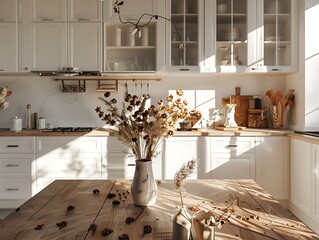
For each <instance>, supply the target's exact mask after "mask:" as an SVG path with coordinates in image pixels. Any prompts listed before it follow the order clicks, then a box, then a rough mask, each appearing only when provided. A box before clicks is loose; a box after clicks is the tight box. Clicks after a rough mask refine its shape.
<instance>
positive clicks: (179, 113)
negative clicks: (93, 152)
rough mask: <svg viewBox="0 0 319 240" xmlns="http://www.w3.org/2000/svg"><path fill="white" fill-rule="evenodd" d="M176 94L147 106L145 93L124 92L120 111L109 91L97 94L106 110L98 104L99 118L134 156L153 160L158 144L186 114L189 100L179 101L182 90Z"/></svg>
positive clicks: (185, 117)
mask: <svg viewBox="0 0 319 240" xmlns="http://www.w3.org/2000/svg"><path fill="white" fill-rule="evenodd" d="M176 95H177V96H176V97H173V96H172V95H169V96H168V97H167V98H166V101H167V104H166V105H165V104H164V102H163V101H162V100H160V101H158V106H157V107H155V106H154V105H151V106H150V107H148V108H147V107H146V100H147V99H148V98H149V97H148V96H142V97H141V98H140V97H138V96H136V95H133V96H132V95H131V94H127V95H126V97H125V102H124V103H123V108H122V110H119V109H118V107H117V105H116V104H117V100H116V99H114V98H113V99H112V98H111V97H110V96H111V94H110V93H109V92H106V93H105V94H104V98H102V97H100V98H99V99H100V100H102V101H103V102H104V103H105V105H106V107H107V113H105V112H104V111H103V110H102V108H101V107H97V108H96V109H95V111H96V112H97V114H98V116H99V118H101V120H102V121H105V122H106V123H107V124H109V125H110V126H111V129H112V130H113V132H114V133H115V135H116V136H117V137H118V139H119V140H121V141H122V142H123V143H124V144H125V145H127V146H129V148H130V149H131V150H132V154H133V155H134V156H135V157H136V159H146V160H152V158H153V157H154V156H156V154H157V151H156V149H157V147H158V146H159V145H160V143H161V142H162V140H163V139H164V138H168V137H170V136H172V135H173V133H174V130H175V125H176V123H177V122H178V121H180V120H183V119H187V117H188V116H189V111H188V108H187V106H188V103H187V101H186V100H182V99H181V96H183V91H182V90H180V89H179V90H177V91H176Z"/></svg>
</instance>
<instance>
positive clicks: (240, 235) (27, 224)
mask: <svg viewBox="0 0 319 240" xmlns="http://www.w3.org/2000/svg"><path fill="white" fill-rule="evenodd" d="M130 184H131V181H130V180H57V181H54V182H53V183H51V184H50V185H49V186H48V187H46V188H45V189H43V190H42V191H41V192H40V193H38V194H37V195H35V196H34V197H32V198H31V199H29V200H28V201H27V202H25V203H24V204H23V205H22V206H21V207H19V208H18V209H16V211H14V212H12V213H11V214H10V215H9V216H7V217H6V218H4V219H3V220H2V221H1V222H0V240H13V239H14V240H22V239H23V240H28V239H32V240H36V239H49V240H53V239H67V240H68V239H72V240H75V239H76V240H82V239H100V240H102V239H120V238H119V237H120V236H122V235H123V234H127V235H128V237H129V238H128V239H143V240H146V239H166V240H169V239H172V218H173V216H174V214H175V213H176V211H177V209H178V206H179V205H180V199H179V193H178V191H177V190H176V188H175V185H174V182H173V181H172V180H160V181H158V197H157V203H156V204H155V205H153V206H151V207H145V208H141V207H136V206H134V205H133V204H132V200H131V195H130V193H129V192H130ZM185 188H186V191H187V193H185V196H184V198H183V199H184V202H185V204H186V205H187V207H188V208H189V209H190V210H189V212H190V214H195V212H196V210H198V209H202V210H210V211H212V212H213V213H214V216H215V218H223V219H224V221H225V224H223V225H222V228H221V229H218V228H216V239H229V240H238V239H245V240H250V239H254V240H261V239H266V240H268V239H276V240H283V239H286V240H288V239H289V240H292V239H298V240H300V239H312V240H313V239H318V240H319V236H318V235H316V234H315V233H314V232H313V231H311V230H310V229H309V228H308V227H306V226H305V225H304V224H303V223H302V222H300V221H299V220H298V219H297V218H296V217H294V216H293V215H292V214H291V213H290V212H289V211H288V210H287V209H285V208H284V207H283V206H282V205H280V204H279V203H278V202H277V201H276V200H274V199H273V198H272V197H271V196H270V195H269V194H268V193H266V192H265V191H264V190H263V189H262V188H260V187H259V186H258V185H257V184H256V183H255V182H254V181H252V180H215V179H214V180H213V179H209V180H187V182H186V185H185ZM109 193H113V194H114V195H115V196H114V197H113V198H110V195H109V196H108V194H109ZM115 203H119V204H118V205H115ZM128 217H131V218H132V219H133V220H134V222H131V223H130V224H127V223H126V220H127V218H128ZM92 224H95V225H92ZM146 225H149V226H151V227H152V231H151V233H147V234H143V228H144V226H146ZM90 227H91V228H90ZM94 228H96V230H95V231H94ZM107 228H110V229H112V230H113V233H111V234H110V235H108V236H102V231H103V230H104V229H107ZM192 236H193V239H196V234H195V233H193V234H192Z"/></svg>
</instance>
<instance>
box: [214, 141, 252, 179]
mask: <svg viewBox="0 0 319 240" xmlns="http://www.w3.org/2000/svg"><path fill="white" fill-rule="evenodd" d="M254 140H255V138H254V137H211V138H210V151H209V152H210V168H209V172H210V177H211V178H217V179H225V178H237V179H245V178H246V179H253V180H255V179H256V177H255V149H254Z"/></svg>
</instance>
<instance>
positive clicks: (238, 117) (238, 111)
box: [230, 95, 253, 127]
mask: <svg viewBox="0 0 319 240" xmlns="http://www.w3.org/2000/svg"><path fill="white" fill-rule="evenodd" d="M251 99H253V96H250V95H231V96H230V103H233V104H236V108H235V121H236V123H237V125H238V126H242V127H247V126H248V109H249V100H251Z"/></svg>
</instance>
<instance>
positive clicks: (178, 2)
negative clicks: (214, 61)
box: [166, 0, 204, 72]
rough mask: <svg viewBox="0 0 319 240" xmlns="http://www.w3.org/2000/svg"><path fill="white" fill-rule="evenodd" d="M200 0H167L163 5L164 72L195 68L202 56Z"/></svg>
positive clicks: (195, 69)
mask: <svg viewBox="0 0 319 240" xmlns="http://www.w3.org/2000/svg"><path fill="white" fill-rule="evenodd" d="M203 7H204V1H199V0H195V1H194V0H169V1H168V4H167V10H166V11H167V16H168V18H170V19H171V21H172V23H171V22H170V21H167V25H166V26H167V32H168V33H169V34H168V35H167V43H166V49H167V60H166V65H167V67H168V69H167V70H168V71H181V72H185V71H186V72H187V71H199V66H200V64H201V62H202V56H203V44H202V43H203V42H204V39H203V35H204V34H203V25H204V24H203V16H204V9H203Z"/></svg>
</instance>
